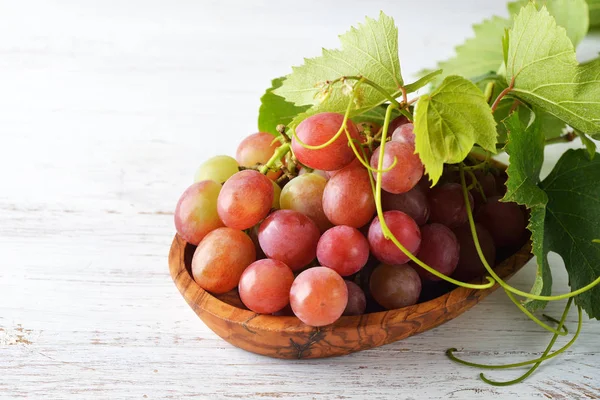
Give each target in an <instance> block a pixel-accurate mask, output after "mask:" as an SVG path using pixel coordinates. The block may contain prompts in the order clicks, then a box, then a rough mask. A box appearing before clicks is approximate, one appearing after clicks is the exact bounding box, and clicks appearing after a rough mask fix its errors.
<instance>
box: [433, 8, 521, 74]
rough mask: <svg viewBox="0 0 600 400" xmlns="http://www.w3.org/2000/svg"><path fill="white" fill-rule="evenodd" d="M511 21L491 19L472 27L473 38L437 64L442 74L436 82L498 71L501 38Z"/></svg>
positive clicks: (500, 62)
mask: <svg viewBox="0 0 600 400" xmlns="http://www.w3.org/2000/svg"><path fill="white" fill-rule="evenodd" d="M510 26H511V21H510V20H508V19H506V18H500V17H492V18H491V19H488V20H485V21H483V22H482V23H480V24H476V25H473V31H474V32H475V36H474V37H472V38H469V39H467V40H466V41H465V42H464V43H463V44H462V45H460V46H458V47H456V49H455V51H456V55H455V56H454V57H452V58H451V59H449V60H447V61H442V62H440V63H438V68H441V69H443V70H444V73H443V74H442V75H441V76H440V77H439V78H438V80H437V81H436V82H438V83H439V82H441V81H442V79H444V78H445V77H447V76H449V75H461V76H465V77H468V78H471V77H475V76H478V75H483V74H486V73H488V72H490V71H498V68H500V65H501V64H502V59H503V56H502V37H503V35H504V31H505V29H506V28H509V27H510Z"/></svg>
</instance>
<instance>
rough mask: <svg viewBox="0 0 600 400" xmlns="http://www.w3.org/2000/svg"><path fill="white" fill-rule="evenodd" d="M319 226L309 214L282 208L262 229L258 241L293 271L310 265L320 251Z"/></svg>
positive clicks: (263, 223) (265, 221)
mask: <svg viewBox="0 0 600 400" xmlns="http://www.w3.org/2000/svg"><path fill="white" fill-rule="evenodd" d="M319 236H320V232H319V228H317V225H315V223H314V222H313V221H312V220H311V219H310V218H308V217H307V216H306V215H304V214H302V213H299V212H298V211H292V210H278V211H275V212H274V213H272V214H271V215H269V216H268V217H267V218H266V219H265V220H264V221H263V222H262V223H261V224H260V228H259V230H258V242H259V243H260V247H261V248H262V249H263V251H264V252H265V254H266V255H267V257H269V258H272V259H275V260H279V261H281V262H283V263H285V264H286V265H287V266H288V267H290V268H291V269H292V270H293V271H297V270H299V269H301V268H302V267H305V266H306V265H308V264H309V263H310V262H311V261H312V260H313V259H314V258H315V257H316V254H317V243H318V242H319Z"/></svg>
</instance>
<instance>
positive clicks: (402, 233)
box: [369, 211, 421, 265]
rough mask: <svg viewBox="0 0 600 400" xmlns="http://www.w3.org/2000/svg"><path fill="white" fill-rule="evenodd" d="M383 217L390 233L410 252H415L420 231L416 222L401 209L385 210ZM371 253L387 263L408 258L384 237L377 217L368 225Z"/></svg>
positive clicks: (402, 261)
mask: <svg viewBox="0 0 600 400" xmlns="http://www.w3.org/2000/svg"><path fill="white" fill-rule="evenodd" d="M383 219H384V220H385V223H386V224H387V226H388V228H389V229H390V231H391V232H392V234H393V235H394V236H395V237H396V239H397V240H398V242H400V243H401V244H402V245H403V246H404V247H405V248H406V249H407V250H408V251H409V252H410V253H412V254H416V253H417V252H418V251H419V248H420V246H421V231H420V230H419V226H418V225H417V224H416V222H415V221H414V220H413V219H412V218H411V217H409V216H408V215H406V214H405V213H403V212H402V211H386V212H384V213H383ZM369 246H370V247H371V253H373V255H374V256H375V257H377V259H378V260H379V261H381V262H384V263H387V264H392V265H394V264H404V263H406V262H407V261H408V260H410V258H409V257H408V256H407V255H406V254H404V252H403V251H402V250H400V249H399V248H398V247H397V246H396V245H395V244H394V242H392V241H391V240H388V239H386V238H385V237H384V236H383V232H382V230H381V224H380V222H379V217H375V219H373V222H371V226H370V227H369Z"/></svg>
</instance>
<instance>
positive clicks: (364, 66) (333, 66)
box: [274, 12, 404, 125]
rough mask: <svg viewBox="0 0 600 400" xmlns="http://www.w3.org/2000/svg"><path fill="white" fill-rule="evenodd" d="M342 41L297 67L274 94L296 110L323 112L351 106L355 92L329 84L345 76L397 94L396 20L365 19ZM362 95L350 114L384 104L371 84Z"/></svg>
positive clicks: (342, 84) (384, 99)
mask: <svg viewBox="0 0 600 400" xmlns="http://www.w3.org/2000/svg"><path fill="white" fill-rule="evenodd" d="M340 42H341V45H342V48H341V49H340V50H326V49H323V55H322V56H321V57H317V58H308V59H305V60H304V65H302V66H299V67H293V68H292V71H293V72H292V73H291V74H290V75H288V76H287V77H286V80H285V81H284V82H283V85H282V86H281V87H279V88H277V89H275V91H274V93H275V94H277V95H279V96H282V97H283V98H285V99H286V100H287V101H288V102H291V103H294V104H296V105H312V106H319V109H320V110H321V111H329V112H344V111H345V110H346V107H347V106H348V102H349V100H350V92H351V90H343V88H344V83H343V82H339V83H337V84H336V85H334V86H333V88H332V90H329V85H328V84H327V82H328V81H334V80H336V79H339V78H342V77H348V76H359V75H360V76H364V77H365V78H367V79H369V80H371V81H373V82H375V83H376V84H378V85H379V86H381V87H382V88H383V89H384V90H385V91H386V92H388V93H390V94H397V93H399V91H398V89H399V87H401V86H402V85H403V84H404V82H403V80H402V75H401V71H400V61H399V59H398V29H397V28H396V25H394V20H393V19H392V18H390V17H388V16H387V15H385V14H383V12H382V13H381V14H380V16H379V19H378V20H374V19H371V18H366V20H365V23H364V24H362V25H361V24H359V26H358V28H354V27H353V28H351V29H350V31H348V32H346V33H345V34H343V35H341V36H340ZM359 90H360V96H358V98H357V101H356V103H357V107H356V108H354V109H353V110H352V113H351V115H357V114H360V113H362V112H364V111H367V110H369V109H371V108H373V107H375V106H377V105H379V104H382V103H383V102H385V101H386V97H385V96H384V95H383V94H382V93H380V92H379V91H377V90H375V89H374V88H372V87H370V86H368V85H362V86H361V87H360V89H359ZM312 113H315V112H314V111H313V112H312ZM308 114H311V113H308ZM297 122H299V121H298V120H296V123H297ZM294 124H295V123H294V122H293V123H292V125H294Z"/></svg>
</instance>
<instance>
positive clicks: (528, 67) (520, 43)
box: [506, 4, 600, 136]
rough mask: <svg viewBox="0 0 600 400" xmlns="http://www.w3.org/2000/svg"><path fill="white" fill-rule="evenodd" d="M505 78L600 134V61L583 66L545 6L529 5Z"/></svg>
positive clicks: (518, 92)
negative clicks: (538, 7) (537, 7)
mask: <svg viewBox="0 0 600 400" xmlns="http://www.w3.org/2000/svg"><path fill="white" fill-rule="evenodd" d="M506 75H507V76H506V77H507V81H511V80H512V79H514V88H513V90H512V94H513V95H515V96H517V97H518V98H520V99H521V100H524V101H526V102H528V103H530V104H533V105H535V106H538V107H540V108H541V109H543V110H544V111H547V112H549V113H551V114H553V115H554V116H556V117H557V118H559V119H560V120H562V121H565V122H567V123H568V124H569V125H571V126H572V127H573V128H575V129H578V130H580V131H582V132H584V133H587V134H590V135H592V136H594V135H599V134H600V101H599V99H600V62H592V63H588V64H586V65H582V66H580V65H579V64H578V62H577V59H576V58H575V49H574V48H573V44H572V43H571V41H570V40H569V38H568V37H567V35H566V33H565V30H564V28H561V27H559V26H557V25H556V21H555V20H554V18H552V17H551V16H550V14H549V13H548V11H547V10H546V8H545V7H542V8H541V9H540V10H539V11H538V10H537V9H536V7H535V5H533V4H529V5H527V6H526V7H524V8H523V9H522V11H521V12H520V13H519V15H518V16H517V17H516V18H515V23H514V26H513V28H512V29H511V31H510V35H509V47H508V54H507V65H506Z"/></svg>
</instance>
